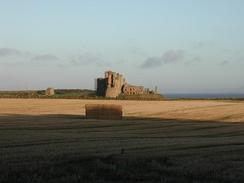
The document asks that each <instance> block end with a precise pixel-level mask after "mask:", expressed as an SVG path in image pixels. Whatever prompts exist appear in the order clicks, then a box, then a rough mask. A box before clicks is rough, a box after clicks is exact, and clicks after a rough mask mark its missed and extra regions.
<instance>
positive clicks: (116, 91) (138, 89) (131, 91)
mask: <svg viewBox="0 0 244 183" xmlns="http://www.w3.org/2000/svg"><path fill="white" fill-rule="evenodd" d="M96 87H97V88H96V89H97V95H98V96H104V97H109V98H116V97H118V96H119V95H120V94H121V93H124V94H126V95H138V94H149V93H153V91H151V90H144V87H143V86H135V85H130V84H127V83H126V81H125V79H124V78H123V75H121V74H119V73H116V72H112V71H107V72H105V77H104V78H97V80H96ZM149 91H150V92H149Z"/></svg>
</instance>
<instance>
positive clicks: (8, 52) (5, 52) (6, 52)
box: [0, 48, 23, 57]
mask: <svg viewBox="0 0 244 183" xmlns="http://www.w3.org/2000/svg"><path fill="white" fill-rule="evenodd" d="M22 55H23V53H22V52H21V51H19V50H17V49H12V48H0V57H7V56H22Z"/></svg>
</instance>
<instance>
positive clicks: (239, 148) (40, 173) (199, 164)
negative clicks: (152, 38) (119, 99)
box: [0, 114, 244, 183]
mask: <svg viewBox="0 0 244 183" xmlns="http://www.w3.org/2000/svg"><path fill="white" fill-rule="evenodd" d="M243 181H244V124H242V123H224V122H219V121H211V122H207V121H206V122H204V121H202V122H199V121H190V120H186V121H184V120H182V121H181V120H166V119H140V118H136V117H134V118H132V117H126V118H125V119H124V120H122V121H99V120H96V121H95V120H87V119H85V118H84V116H82V115H61V114H60V115H51V114H47V115H43V114H42V115H21V114H18V115H13V114H11V115H1V116H0V182H23V183H28V182H59V183H60V182H206V183H207V182H221V183H222V182H243Z"/></svg>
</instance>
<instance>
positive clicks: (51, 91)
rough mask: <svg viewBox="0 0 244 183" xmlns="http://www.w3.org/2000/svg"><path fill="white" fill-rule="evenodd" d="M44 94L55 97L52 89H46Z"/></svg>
mask: <svg viewBox="0 0 244 183" xmlns="http://www.w3.org/2000/svg"><path fill="white" fill-rule="evenodd" d="M45 94H46V95H47V96H53V95H55V91H54V88H47V89H46V91H45Z"/></svg>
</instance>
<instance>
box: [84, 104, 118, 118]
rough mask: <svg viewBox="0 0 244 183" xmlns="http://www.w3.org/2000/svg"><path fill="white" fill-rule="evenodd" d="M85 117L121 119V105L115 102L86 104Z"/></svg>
mask: <svg viewBox="0 0 244 183" xmlns="http://www.w3.org/2000/svg"><path fill="white" fill-rule="evenodd" d="M85 110H86V118H87V119H112V120H114V119H115V120H120V119H122V115H123V111H122V106H121V105H116V104H86V105H85Z"/></svg>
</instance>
